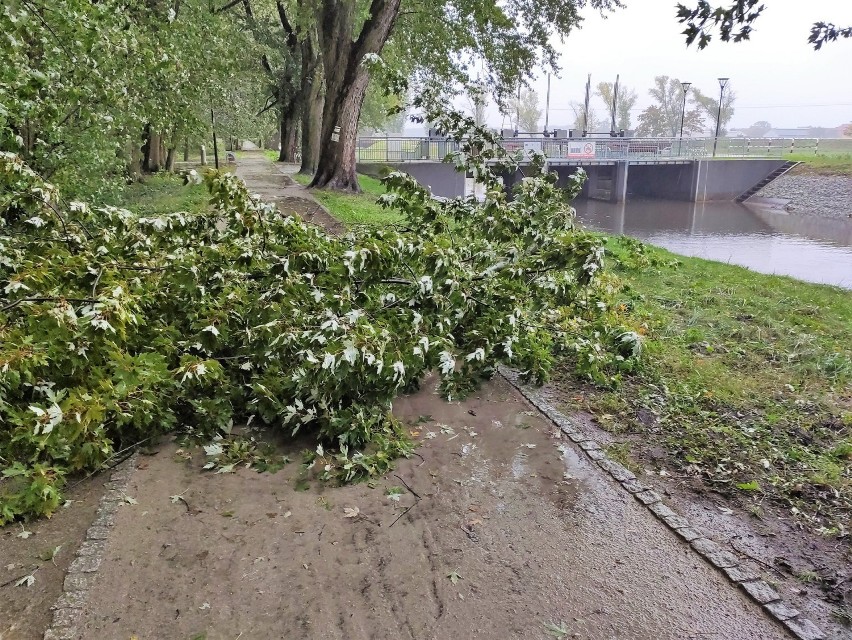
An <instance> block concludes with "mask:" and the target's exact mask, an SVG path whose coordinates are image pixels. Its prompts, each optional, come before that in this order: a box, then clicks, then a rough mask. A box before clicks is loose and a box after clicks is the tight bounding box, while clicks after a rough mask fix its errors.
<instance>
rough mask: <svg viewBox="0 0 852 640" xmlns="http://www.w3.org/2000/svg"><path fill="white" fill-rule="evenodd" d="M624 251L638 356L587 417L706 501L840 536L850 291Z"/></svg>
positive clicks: (621, 260) (650, 251)
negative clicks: (769, 505) (769, 512)
mask: <svg viewBox="0 0 852 640" xmlns="http://www.w3.org/2000/svg"><path fill="white" fill-rule="evenodd" d="M624 243H626V245H625V244H624ZM635 243H636V242H635V241H621V240H619V241H617V242H616V241H611V242H609V243H608V245H607V246H608V248H611V249H612V255H614V257H615V258H616V260H615V269H614V271H615V273H616V274H617V275H619V276H620V277H621V278H622V279H623V281H624V283H625V284H626V287H625V289H624V290H623V291H622V292H621V293H620V294H618V299H619V300H620V304H622V305H624V306H625V307H626V308H628V309H629V311H630V317H629V319H627V320H629V324H630V325H632V326H634V327H635V331H637V332H638V333H640V334H641V335H643V348H644V352H645V354H647V356H646V357H643V359H642V360H641V362H640V363H639V366H637V367H636V368H634V370H633V371H632V372H631V374H630V375H624V376H622V377H621V380H620V383H621V384H620V386H619V387H618V389H617V390H614V391H606V390H602V389H599V390H597V391H595V392H594V393H590V394H589V395H588V402H589V408H590V409H591V410H592V411H593V412H594V413H595V414H597V415H598V417H599V419H600V420H601V423H602V424H604V425H606V426H607V428H611V429H613V430H621V429H625V430H627V431H629V432H634V433H640V434H642V436H641V437H642V438H643V439H645V438H647V439H651V441H652V442H653V443H654V446H660V447H664V448H665V449H666V450H667V451H668V452H669V463H668V464H669V465H670V466H669V468H677V469H679V472H680V473H682V474H688V475H695V476H696V477H701V478H703V479H704V480H705V481H706V482H707V483H708V484H709V486H711V487H712V488H713V490H714V491H722V492H731V493H739V494H740V497H741V499H743V500H749V499H754V500H755V501H756V502H758V501H763V503H766V502H767V501H772V502H774V503H775V504H776V505H780V506H782V507H783V508H784V509H786V510H787V512H788V513H791V514H792V515H793V516H794V517H796V519H797V520H798V521H799V522H801V523H802V524H803V525H805V526H807V527H808V528H810V529H811V530H814V531H818V532H821V533H823V534H839V535H842V534H843V533H844V532H848V530H849V509H850V505H852V482H850V474H852V455H850V451H852V447H850V444H849V443H850V441H852V419H850V413H849V389H850V388H851V387H850V384H852V359H850V351H849V327H850V326H852V297H851V296H850V295H849V292H848V291H845V290H842V289H838V288H835V287H828V286H823V285H815V284H809V283H804V282H799V281H796V280H794V279H792V278H785V277H777V276H767V275H762V274H757V273H754V272H753V271H749V270H747V269H743V268H741V267H736V266H731V265H726V264H721V263H716V262H710V261H707V260H700V259H697V258H682V257H681V258H678V259H677V260H675V256H673V255H672V254H670V253H669V252H667V251H663V250H661V249H655V248H653V247H648V246H646V247H644V249H643V250H642V251H641V253H638V254H637V253H635V252H634V251H633V245H634V244H635ZM636 267H638V268H636ZM567 365H568V366H569V367H572V368H573V367H574V366H575V364H574V362H573V361H571V360H569V361H568V362H567Z"/></svg>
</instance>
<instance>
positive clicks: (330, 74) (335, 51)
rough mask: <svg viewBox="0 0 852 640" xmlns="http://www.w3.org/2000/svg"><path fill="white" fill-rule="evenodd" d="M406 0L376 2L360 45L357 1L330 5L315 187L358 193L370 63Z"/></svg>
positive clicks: (323, 37)
mask: <svg viewBox="0 0 852 640" xmlns="http://www.w3.org/2000/svg"><path fill="white" fill-rule="evenodd" d="M399 3H400V0H372V3H371V6H370V11H369V15H370V17H369V18H368V19H367V21H366V22H365V23H364V26H363V27H362V29H361V33H360V34H359V35H358V38H357V40H353V28H354V24H355V20H354V18H355V2H354V0H324V2H323V6H322V9H321V12H320V22H319V29H318V31H319V41H320V47H321V49H322V61H323V66H324V69H325V78H326V85H325V104H324V106H323V117H322V137H321V139H320V156H319V162H318V164H317V171H316V175H314V179H313V180H312V181H311V185H310V186H312V187H318V188H326V189H335V190H339V191H350V192H354V193H358V192H360V191H361V188H360V186H359V185H358V178H357V176H356V174H355V142H356V138H357V134H358V118H359V116H360V115H361V105H362V104H363V102H364V94H365V93H366V91H367V83H368V81H369V75H368V72H367V69H366V68H365V67H364V65H363V64H362V63H363V61H364V57H365V56H366V55H368V54H371V53H380V52H381V50H382V47H383V46H384V44H385V42H386V41H387V39H388V37H389V36H390V32H391V30H392V29H393V25H394V23H395V22H396V18H397V15H398V14H399Z"/></svg>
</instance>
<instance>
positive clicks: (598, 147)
mask: <svg viewBox="0 0 852 640" xmlns="http://www.w3.org/2000/svg"><path fill="white" fill-rule="evenodd" d="M714 143H715V156H716V157H717V158H780V157H783V156H784V155H789V154H792V153H799V154H801V153H806V154H817V153H823V152H826V153H838V152H846V153H852V140H831V139H818V138H719V139H718V140H715V139H714V138H605V137H598V138H564V139H556V138H544V137H542V136H538V137H518V138H506V139H504V140H503V141H502V144H503V147H504V148H505V149H506V150H508V151H517V150H523V151H539V152H543V153H544V154H545V155H546V156H547V157H548V158H553V159H563V160H578V161H582V160H599V161H605V160H635V161H641V160H649V161H654V160H657V161H659V160H667V159H683V160H695V159H703V158H711V157H713V155H714ZM457 150H458V144H457V143H455V142H453V141H452V140H442V139H439V138H426V137H423V138H416V137H361V138H358V141H357V147H356V159H357V161H358V162H385V163H398V162H413V161H423V160H431V161H438V162H440V161H442V160H443V159H444V158H445V157H446V156H447V155H448V154H449V153H452V152H453V151H457Z"/></svg>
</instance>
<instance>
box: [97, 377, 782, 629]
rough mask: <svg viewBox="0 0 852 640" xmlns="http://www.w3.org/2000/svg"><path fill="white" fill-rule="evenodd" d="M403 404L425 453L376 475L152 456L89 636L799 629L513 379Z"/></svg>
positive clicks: (112, 553) (124, 520)
mask: <svg viewBox="0 0 852 640" xmlns="http://www.w3.org/2000/svg"><path fill="white" fill-rule="evenodd" d="M395 409H396V411H397V413H398V414H399V415H400V416H401V417H403V418H404V419H406V420H409V421H410V422H411V424H412V427H411V428H412V430H413V431H414V432H415V433H416V434H417V435H416V436H415V437H416V439H418V440H419V441H421V446H420V447H419V448H418V450H417V451H418V454H419V455H418V456H416V457H413V458H412V459H410V460H406V461H403V462H402V463H401V464H400V465H399V467H398V469H397V470H396V471H395V472H394V473H393V474H392V475H389V476H388V477H386V478H382V479H380V480H379V481H378V482H377V483H375V485H374V487H372V488H371V487H370V486H369V485H368V484H359V485H355V486H347V487H341V488H328V487H323V486H322V485H320V484H319V483H312V484H311V485H310V486H309V488H307V490H304V491H298V490H296V489H295V487H296V485H297V478H298V475H299V468H298V466H299V465H298V464H297V463H293V464H291V465H288V467H285V469H284V470H282V471H280V472H279V473H277V474H258V473H255V472H253V471H251V470H245V469H243V470H240V471H239V472H238V473H235V474H228V475H215V474H209V473H207V474H205V473H202V472H201V471H200V467H201V466H202V464H203V458H204V456H203V452H201V453H198V452H197V453H196V454H195V455H194V456H193V460H192V461H191V462H189V463H178V462H176V461H175V460H174V459H173V456H172V455H171V454H172V453H173V452H174V445H168V446H166V447H164V448H163V450H162V452H161V453H160V454H159V455H157V456H155V457H153V458H149V459H148V460H146V463H147V466H146V467H145V468H140V470H138V471H137V472H136V476H135V478H134V479H133V480H132V481H131V484H130V487H129V489H128V495H131V496H133V497H134V498H135V499H136V500H138V504H137V505H133V506H126V507H123V508H122V509H121V510H120V511H119V515H118V519H117V522H116V528H115V530H114V531H113V534H112V536H111V539H110V542H109V544H108V548H107V553H106V557H105V559H104V561H103V564H102V567H101V571H100V574H101V575H100V577H99V579H98V582H97V584H96V586H95V587H94V589H93V591H92V592H91V594H90V598H89V602H88V604H87V606H86V610H85V624H84V627H83V633H82V635H81V637H82V638H84V639H91V640H95V639H97V640H100V639H104V638H116V639H119V638H129V637H131V636H135V637H138V638H139V640H145V639H149V638H152V639H153V638H166V637H168V638H187V639H189V638H206V639H207V640H217V639H220V638H221V639H231V640H232V639H234V638H237V637H240V638H288V639H290V638H293V639H296V638H317V639H319V638H322V639H327V638H340V639H346V640H359V639H362V638H363V639H367V638H371V639H376V640H378V639H388V640H391V639H393V640H398V639H401V638H417V639H421V638H435V639H444V638H493V639H500V640H503V639H509V638H547V637H553V635H552V634H551V635H548V632H547V630H546V627H545V625H546V624H555V625H562V628H564V629H565V631H566V635H565V636H564V637H566V638H588V639H593V638H594V639H597V638H600V639H604V638H606V639H609V638H624V639H628V638H629V639H639V638H654V639H664V638H671V639H672V640H674V639H677V640H685V639H687V638H707V637H713V638H731V639H734V638H750V639H751V640H757V639H763V638H782V637H784V633H783V632H782V631H781V629H780V627H778V626H777V624H776V623H774V622H771V621H770V620H769V619H768V618H766V617H765V616H764V615H763V614H762V613H761V612H760V611H759V610H758V608H757V607H756V605H754V604H753V603H751V602H750V601H748V600H746V598H745V597H744V596H743V595H741V594H740V593H738V592H737V591H736V590H735V589H734V588H733V587H731V586H730V584H728V583H727V582H725V581H724V580H723V579H722V578H721V577H720V575H719V574H718V573H717V572H715V571H713V570H712V569H711V568H709V567H708V566H707V565H706V564H705V563H704V562H703V561H702V560H701V559H700V558H699V557H698V556H697V555H695V554H694V553H693V552H692V551H691V550H690V549H689V548H688V547H687V546H686V545H684V544H682V543H681V542H680V541H679V540H678V539H677V538H675V536H674V535H673V534H671V533H670V532H669V531H668V530H666V529H665V528H664V527H663V525H662V524H660V523H659V522H658V521H657V520H655V519H654V518H653V516H651V515H650V514H649V513H648V512H647V510H645V509H644V508H643V507H642V506H641V505H640V504H639V503H638V502H637V501H635V500H634V499H633V498H632V497H630V496H629V495H628V494H626V492H624V491H623V490H622V489H621V488H620V487H619V486H618V485H617V484H616V483H614V482H613V481H611V480H609V479H606V478H604V477H603V475H602V474H601V472H600V471H599V470H598V469H597V468H595V467H592V466H591V464H590V463H589V462H588V461H587V460H586V459H585V457H583V456H581V455H579V454H578V452H577V451H576V450H575V449H574V448H573V446H572V445H571V444H569V443H568V442H566V441H564V440H563V439H562V438H561V437H560V433H561V432H559V431H558V429H555V428H554V427H552V426H551V425H550V424H549V423H548V422H547V421H546V420H545V419H544V418H543V417H542V416H540V414H538V413H537V412H536V411H535V410H533V409H532V407H531V406H529V405H528V404H527V403H526V402H525V401H524V400H522V399H521V398H520V397H519V395H518V394H517V393H516V392H515V391H514V389H512V388H511V387H510V386H509V385H508V384H507V383H505V382H504V381H495V382H493V383H491V384H489V385H487V386H486V387H485V388H484V389H483V391H482V393H481V394H479V396H478V397H476V398H472V399H470V400H468V401H467V402H464V403H453V404H448V403H445V402H443V401H441V400H439V399H438V398H437V397H436V396H435V394H434V392H433V391H432V388H431V385H430V386H428V387H427V388H426V389H424V390H423V391H421V392H419V393H417V394H415V395H412V396H409V397H405V398H402V399H400V401H399V402H398V403H397V406H396V407H395ZM474 414H475V415H474ZM426 415H430V416H431V420H430V421H429V422H425V423H421V424H417V422H418V418H419V417H420V416H426ZM293 459H294V460H296V459H297V452H295V451H294V452H293ZM406 485H408V487H409V488H410V489H407V488H406ZM394 487H396V489H394ZM389 490H390V493H391V494H394V493H396V492H400V495H399V496H398V500H395V499H393V497H389V496H388V495H387V494H388V492H389ZM175 494H183V496H184V498H185V499H186V504H184V503H183V502H176V503H173V502H172V501H171V499H170V496H171V495H175ZM415 494H416V495H415ZM352 507H357V508H358V509H359V510H360V513H359V515H358V516H357V517H355V518H347V517H346V514H345V512H344V509H345V508H352ZM409 507H411V508H410V509H409ZM400 516H401V517H400ZM455 576H458V578H457V580H456V581H455V582H454V581H453V578H454V577H455Z"/></svg>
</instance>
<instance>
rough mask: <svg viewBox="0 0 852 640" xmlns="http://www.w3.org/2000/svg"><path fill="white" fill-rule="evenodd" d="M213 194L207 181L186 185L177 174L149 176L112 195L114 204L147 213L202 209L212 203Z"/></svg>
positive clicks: (148, 214) (112, 203)
mask: <svg viewBox="0 0 852 640" xmlns="http://www.w3.org/2000/svg"><path fill="white" fill-rule="evenodd" d="M209 201H210V196H209V195H208V193H207V189H206V188H205V187H204V186H203V185H184V184H183V179H182V178H181V177H180V176H178V175H174V174H167V173H161V174H157V175H154V176H146V177H145V179H144V181H143V182H136V183H134V184H132V185H130V186H128V187H127V188H126V189H124V190H122V192H121V193H119V194H117V195H115V196H114V197H113V198H112V201H111V202H108V203H107V204H111V205H114V206H117V207H124V208H126V209H130V210H131V211H134V212H135V213H139V214H142V215H146V216H156V215H160V214H163V213H173V212H175V211H188V212H199V211H203V210H204V209H206V208H207V207H208V203H209Z"/></svg>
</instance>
